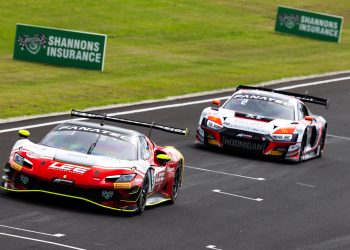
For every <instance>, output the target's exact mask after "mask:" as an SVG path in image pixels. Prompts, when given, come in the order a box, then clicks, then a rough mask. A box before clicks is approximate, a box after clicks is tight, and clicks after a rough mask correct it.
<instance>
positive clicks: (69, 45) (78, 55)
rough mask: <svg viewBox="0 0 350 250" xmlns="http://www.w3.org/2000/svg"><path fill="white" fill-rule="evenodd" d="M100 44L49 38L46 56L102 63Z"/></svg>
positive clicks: (54, 37) (56, 37)
mask: <svg viewBox="0 0 350 250" xmlns="http://www.w3.org/2000/svg"><path fill="white" fill-rule="evenodd" d="M99 50H100V43H99V42H92V41H86V40H78V39H72V38H65V37H58V36H49V39H48V47H47V53H46V55H47V56H49V57H57V58H64V59H71V60H77V61H86V62H95V63H101V58H102V54H101V53H100V52H99Z"/></svg>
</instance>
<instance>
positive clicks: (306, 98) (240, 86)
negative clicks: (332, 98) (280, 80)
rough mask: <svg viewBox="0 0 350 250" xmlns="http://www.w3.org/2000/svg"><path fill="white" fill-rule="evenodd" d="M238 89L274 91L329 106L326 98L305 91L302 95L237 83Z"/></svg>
mask: <svg viewBox="0 0 350 250" xmlns="http://www.w3.org/2000/svg"><path fill="white" fill-rule="evenodd" d="M240 89H252V90H262V91H267V92H274V93H278V94H283V95H288V96H294V97H296V98H298V99H299V100H301V101H303V102H310V103H314V104H319V105H323V106H325V107H326V108H328V107H329V100H328V99H324V98H320V97H315V96H310V95H308V94H307V93H306V94H305V95H303V94H297V93H291V92H287V91H281V90H275V89H268V88H265V87H255V86H246V85H239V86H237V87H236V90H240Z"/></svg>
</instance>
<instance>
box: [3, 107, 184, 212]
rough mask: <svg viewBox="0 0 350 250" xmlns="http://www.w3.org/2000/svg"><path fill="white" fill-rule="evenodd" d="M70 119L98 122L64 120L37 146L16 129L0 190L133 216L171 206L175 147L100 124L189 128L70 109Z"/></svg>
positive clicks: (178, 168)
mask: <svg viewBox="0 0 350 250" xmlns="http://www.w3.org/2000/svg"><path fill="white" fill-rule="evenodd" d="M71 114H72V115H74V116H79V117H85V118H89V119H98V120H100V121H101V123H100V124H99V123H93V122H81V121H74V120H70V121H66V122H64V123H62V124H60V125H58V126H57V127H55V128H54V129H53V130H52V131H50V132H49V133H48V134H47V135H46V136H45V137H44V138H43V139H42V140H41V141H40V142H39V143H33V142H31V141H30V140H28V138H27V137H28V136H29V132H28V131H26V130H22V131H20V135H21V137H22V138H21V139H20V140H18V141H17V142H16V143H15V145H14V146H13V149H12V151H11V153H10V157H9V160H8V162H7V163H6V164H5V167H4V175H3V176H2V184H1V187H2V188H3V189H5V190H7V191H13V192H42V193H48V194H53V195H60V196H64V197H69V198H76V199H80V200H84V201H88V202H91V203H93V204H96V205H99V206H102V207H105V208H110V209H114V210H120V211H127V212H138V213H141V212H142V211H144V209H145V207H146V206H151V205H155V204H159V203H161V202H164V201H169V202H171V203H173V202H175V200H176V198H177V196H178V192H179V188H180V186H181V183H182V179H183V173H184V158H183V156H182V154H181V153H180V152H179V151H178V150H177V149H175V148H174V147H161V146H158V145H156V144H155V143H154V142H153V141H152V140H151V139H150V138H149V137H147V136H145V135H143V134H141V133H139V132H136V131H133V130H129V129H123V128H119V127H115V126H110V125H105V124H104V121H116V122H122V123H127V124H133V125H139V126H145V127H151V128H153V129H159V130H164V131H167V132H171V133H177V134H187V133H188V130H187V129H186V130H183V129H179V128H172V127H168V126H162V125H157V124H154V123H152V124H149V123H145V122H138V121H132V120H126V119H121V118H116V117H110V116H107V115H99V114H94V113H88V112H80V111H75V110H72V113H71Z"/></svg>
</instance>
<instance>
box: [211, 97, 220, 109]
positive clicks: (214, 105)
mask: <svg viewBox="0 0 350 250" xmlns="http://www.w3.org/2000/svg"><path fill="white" fill-rule="evenodd" d="M219 107H220V100H218V99H214V100H212V101H211V108H212V109H216V110H217V109H219Z"/></svg>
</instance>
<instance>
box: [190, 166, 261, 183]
mask: <svg viewBox="0 0 350 250" xmlns="http://www.w3.org/2000/svg"><path fill="white" fill-rule="evenodd" d="M185 168H190V169H196V170H201V171H206V172H212V173H216V174H224V175H231V176H235V177H241V178H246V179H251V180H257V181H265V180H266V179H265V178H262V177H259V178H255V177H250V176H245V175H239V174H230V173H226V172H220V171H215V170H210V169H204V168H196V167H191V166H185Z"/></svg>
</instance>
